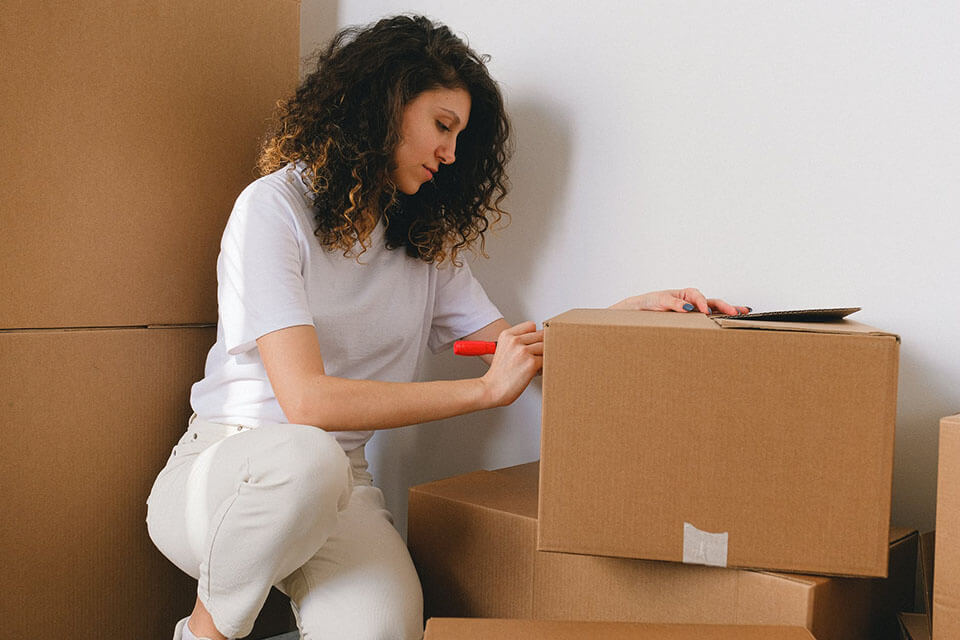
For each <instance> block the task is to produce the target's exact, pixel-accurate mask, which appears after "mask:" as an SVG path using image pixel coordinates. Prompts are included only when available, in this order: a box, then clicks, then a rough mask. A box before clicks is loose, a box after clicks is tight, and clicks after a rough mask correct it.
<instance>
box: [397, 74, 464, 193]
mask: <svg viewBox="0 0 960 640" xmlns="http://www.w3.org/2000/svg"><path fill="white" fill-rule="evenodd" d="M469 118H470V94H469V93H468V92H467V91H466V90H465V89H444V88H439V89H431V90H429V91H424V92H423V93H421V94H420V95H418V96H417V97H416V98H414V99H413V100H411V101H410V102H408V103H407V106H406V107H404V109H403V116H402V119H401V121H400V145H399V146H398V147H397V150H396V151H395V152H394V155H393V164H394V168H393V170H392V171H391V172H390V178H391V180H393V183H394V184H395V185H397V189H399V190H400V191H401V192H403V193H405V194H407V195H413V194H415V193H416V192H417V191H419V190H420V185H422V184H423V183H424V182H427V181H428V180H430V179H432V178H433V176H434V174H435V173H436V172H437V170H438V169H439V168H440V165H441V164H453V161H454V160H456V155H455V154H456V149H457V135H458V134H459V133H460V132H461V131H463V130H464V129H465V128H466V126H467V120H468V119H469Z"/></svg>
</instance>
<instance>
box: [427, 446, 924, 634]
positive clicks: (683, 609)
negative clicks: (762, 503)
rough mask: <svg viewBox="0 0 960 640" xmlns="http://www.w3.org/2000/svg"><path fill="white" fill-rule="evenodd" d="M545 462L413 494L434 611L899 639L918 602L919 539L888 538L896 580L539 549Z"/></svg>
mask: <svg viewBox="0 0 960 640" xmlns="http://www.w3.org/2000/svg"><path fill="white" fill-rule="evenodd" d="M537 478H538V465H537V463H531V464H527V465H520V466H517V467H511V468H509V469H502V470H499V471H477V472H474V473H470V474H466V475H463V476H458V477H455V478H448V479H446V480H438V481H436V482H431V483H427V484H423V485H420V486H416V487H413V488H411V489H410V493H409V512H408V544H409V547H410V553H411V555H412V557H413V560H414V564H415V565H416V566H417V571H418V572H419V574H420V579H421V582H422V584H423V592H424V607H425V613H426V615H427V616H428V617H429V616H438V617H481V618H486V617H493V618H534V619H553V620H587V621H632V622H656V623H690V624H741V625H742V624H746V625H787V626H802V627H805V628H807V629H809V630H810V631H811V632H812V633H813V635H814V636H815V637H816V638H817V639H818V640H841V639H842V640H859V639H862V640H867V639H870V640H876V639H878V638H879V639H890V640H895V639H896V638H898V637H899V630H898V623H897V619H896V613H897V612H898V611H902V610H904V609H908V608H910V607H911V606H912V603H913V598H914V577H915V572H916V554H917V547H916V544H917V536H916V533H914V532H910V531H907V530H895V531H888V552H889V555H890V559H891V560H890V570H891V577H890V578H888V579H886V580H884V579H872V580H871V579H860V578H829V577H821V576H805V575H798V574H783V573H770V572H758V571H746V570H737V569H723V568H717V567H704V566H696V565H684V564H680V563H671V562H659V561H649V560H634V559H625V558H612V557H598V556H586V555H574V554H565V553H548V552H540V551H537V550H536V535H537Z"/></svg>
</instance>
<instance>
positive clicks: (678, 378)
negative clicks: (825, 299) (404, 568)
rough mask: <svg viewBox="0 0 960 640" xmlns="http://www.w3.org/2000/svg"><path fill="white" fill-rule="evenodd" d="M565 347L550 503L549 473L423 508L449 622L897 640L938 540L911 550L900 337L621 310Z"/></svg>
mask: <svg viewBox="0 0 960 640" xmlns="http://www.w3.org/2000/svg"><path fill="white" fill-rule="evenodd" d="M545 327H546V331H545V356H544V391H543V428H542V446H541V464H540V466H539V474H538V479H539V498H538V501H536V503H534V501H532V500H533V499H532V497H531V496H532V495H534V494H535V493H537V487H536V479H535V478H533V477H532V476H531V473H532V472H531V470H530V468H525V469H523V468H522V469H511V470H503V471H500V472H487V473H485V474H481V475H470V476H464V477H463V478H460V479H452V480H450V481H445V482H448V484H444V482H440V483H432V484H431V485H426V486H423V487H417V488H414V489H413V490H412V491H411V501H410V516H409V542H410V546H411V550H412V552H413V554H414V559H415V562H416V563H417V565H418V568H419V569H420V570H421V578H422V580H423V582H424V591H425V597H426V598H427V603H428V614H430V615H448V616H449V615H453V616H457V615H467V616H506V617H533V618H548V619H561V618H563V619H573V620H576V619H580V620H633V621H648V622H650V621H653V622H698V623H723V624H744V623H752V624H797V625H801V626H805V627H807V628H808V629H811V630H812V631H813V633H814V635H815V636H816V637H817V638H820V639H821V640H822V639H823V638H878V637H880V638H896V637H897V635H898V624H897V620H896V612H897V611H898V610H903V609H904V608H909V607H910V604H911V603H912V599H913V589H914V570H915V558H916V540H917V536H916V535H915V533H912V532H896V533H894V534H892V535H891V530H890V528H889V511H890V490H891V483H892V468H893V436H894V421H895V416H896V395H897V394H896V388H897V363H898V350H899V340H898V339H897V337H896V336H894V335H891V334H888V333H885V332H882V331H878V330H876V329H873V328H871V327H867V326H865V325H861V324H858V323H855V322H851V321H848V320H840V319H828V320H826V321H822V320H818V321H816V322H813V321H807V320H806V319H804V318H800V319H799V321H797V320H796V318H795V319H794V321H791V322H782V321H767V320H756V319H750V318H747V319H716V318H709V317H706V316H703V315H700V314H670V313H645V312H624V311H611V310H575V311H571V312H568V313H566V314H563V315H561V316H558V317H557V318H554V319H552V320H550V321H548V322H547V323H545ZM445 492H448V493H446V494H445ZM534 508H535V509H536V511H534V510H533V509H534ZM441 523H446V524H445V525H444V524H441ZM526 536H536V542H535V543H533V544H531V542H530V540H529V539H528V538H527V537H526ZM492 540H497V541H498V542H497V543H493V542H491V541H492ZM508 541H509V542H508ZM438 550H439V551H438ZM695 565H714V567H707V566H699V567H698V566H695ZM485 567H486V568H485ZM735 567H736V568H745V569H759V570H763V571H762V572H760V571H745V570H735V569H734V568H735ZM888 570H889V572H890V575H891V578H890V579H888V580H869V579H866V578H870V577H873V578H883V577H885V576H887V574H888ZM784 571H786V572H796V573H803V574H816V576H813V575H793V574H792V573H791V574H785V573H776V572H784ZM831 575H832V576H848V577H844V578H840V577H834V578H831V577H827V576H831ZM491 592H493V593H496V594H497V595H496V596H489V595H482V596H478V594H484V593H491Z"/></svg>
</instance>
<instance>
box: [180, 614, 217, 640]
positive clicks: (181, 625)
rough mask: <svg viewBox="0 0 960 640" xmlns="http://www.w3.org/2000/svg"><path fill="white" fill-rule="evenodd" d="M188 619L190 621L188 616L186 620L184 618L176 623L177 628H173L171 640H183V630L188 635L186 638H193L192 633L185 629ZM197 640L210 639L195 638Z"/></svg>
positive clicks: (205, 639) (207, 639) (208, 639)
mask: <svg viewBox="0 0 960 640" xmlns="http://www.w3.org/2000/svg"><path fill="white" fill-rule="evenodd" d="M189 619H190V616H187V617H186V618H184V619H183V620H181V621H180V622H178V623H177V626H176V627H174V629H173V640H183V635H184V630H185V629H186V632H187V634H189V635H188V637H190V638H193V637H195V636H194V635H193V632H192V631H190V629H188V628H187V620H189ZM197 640H210V638H197Z"/></svg>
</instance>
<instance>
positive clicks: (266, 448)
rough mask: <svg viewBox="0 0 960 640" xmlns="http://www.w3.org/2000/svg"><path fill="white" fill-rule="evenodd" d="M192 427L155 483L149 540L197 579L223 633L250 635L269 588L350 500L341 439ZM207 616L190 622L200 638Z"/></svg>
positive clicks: (277, 429)
mask: <svg viewBox="0 0 960 640" xmlns="http://www.w3.org/2000/svg"><path fill="white" fill-rule="evenodd" d="M190 429H192V430H193V431H194V434H193V435H191V432H190V431H188V433H187V435H186V436H185V437H184V439H183V440H181V443H180V444H178V446H177V448H176V450H175V451H176V455H175V456H171V463H168V468H165V469H164V471H163V472H161V474H160V476H159V477H158V478H157V482H156V484H155V485H154V490H153V492H152V493H151V496H150V500H149V501H148V516H147V522H148V527H149V529H150V535H151V537H152V538H153V540H154V542H155V543H156V544H157V547H158V548H159V549H160V550H161V551H162V552H163V553H164V554H165V555H166V556H167V557H168V558H170V559H171V560H172V561H173V562H174V563H175V564H177V566H179V567H180V568H181V569H183V570H184V571H186V572H187V573H188V574H190V575H192V576H194V577H195V578H197V580H198V588H197V595H198V599H199V600H200V602H201V605H202V607H203V608H204V609H205V610H206V611H207V612H209V614H210V617H211V619H212V620H213V622H214V624H215V627H216V629H217V630H218V632H219V633H220V634H222V635H224V636H227V637H240V636H244V635H247V634H248V633H249V632H250V629H251V628H252V627H253V622H254V620H255V619H256V616H257V614H258V613H259V611H260V609H261V607H262V606H263V603H264V601H265V599H266V597H267V593H268V592H269V590H270V587H271V586H272V585H273V584H275V583H277V582H278V581H279V580H280V579H282V578H283V577H285V576H286V575H288V574H289V573H290V572H292V571H294V570H295V569H296V568H297V567H299V566H300V565H302V564H303V563H304V562H306V561H307V560H308V559H309V558H310V557H312V556H313V554H314V553H315V552H316V550H317V549H318V548H320V546H321V545H323V544H324V542H325V541H326V540H327V537H328V536H329V535H330V534H331V533H332V532H333V531H334V530H335V529H336V526H337V519H338V516H337V513H338V509H341V508H343V507H344V506H346V503H347V502H348V500H349V496H350V490H351V479H350V471H349V468H350V467H349V463H348V462H347V458H346V456H345V455H344V453H343V450H342V449H341V448H340V445H339V444H338V443H337V441H336V439H335V438H334V437H333V436H331V435H330V434H328V433H326V432H324V431H322V430H320V429H316V428H314V427H308V426H303V425H285V424H276V425H265V426H263V427H259V428H256V429H249V430H244V431H242V432H239V433H236V435H230V436H229V437H223V436H222V435H221V436H220V437H219V438H217V437H213V436H212V435H211V434H212V433H213V432H215V431H217V430H218V429H220V430H221V431H223V432H225V430H226V429H227V428H226V427H224V426H223V425H212V426H211V425H210V423H200V422H198V421H196V422H194V423H193V424H191V427H190ZM204 440H207V441H208V442H206V443H205V442H204ZM198 449H199V451H198ZM178 457H179V459H177V458H178ZM200 613H202V612H198V618H197V619H196V620H194V621H193V622H192V623H191V628H192V629H194V631H196V632H197V633H198V634H199V633H204V630H203V629H201V628H199V625H198V624H195V623H200V624H202V621H201V618H202V616H201V615H199V614H200Z"/></svg>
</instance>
